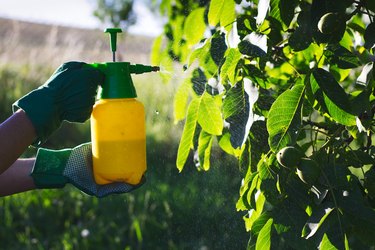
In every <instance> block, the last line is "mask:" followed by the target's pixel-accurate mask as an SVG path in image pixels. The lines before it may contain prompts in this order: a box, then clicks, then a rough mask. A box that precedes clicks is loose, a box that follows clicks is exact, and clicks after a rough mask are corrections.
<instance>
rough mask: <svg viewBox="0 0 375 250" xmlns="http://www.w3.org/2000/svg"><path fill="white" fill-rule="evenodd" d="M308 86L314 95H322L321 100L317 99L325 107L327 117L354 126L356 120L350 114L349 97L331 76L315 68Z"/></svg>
mask: <svg viewBox="0 0 375 250" xmlns="http://www.w3.org/2000/svg"><path fill="white" fill-rule="evenodd" d="M310 84H311V88H312V91H313V93H314V94H319V93H320V92H321V93H322V94H323V99H319V98H318V99H317V100H318V102H324V103H320V104H321V105H322V104H323V105H325V106H326V107H327V110H328V113H329V115H330V116H331V117H332V118H333V119H335V120H336V121H337V122H338V123H341V124H343V125H347V126H353V125H355V124H356V118H355V116H354V115H352V114H351V112H352V111H351V106H350V102H349V97H348V95H347V94H346V93H345V91H344V89H343V88H341V86H340V85H339V83H338V82H337V81H336V80H335V78H334V77H333V75H332V74H331V73H330V72H328V71H325V70H324V69H320V68H317V69H315V70H314V71H313V73H312V74H311V77H310Z"/></svg>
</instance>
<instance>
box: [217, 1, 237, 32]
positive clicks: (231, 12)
mask: <svg viewBox="0 0 375 250" xmlns="http://www.w3.org/2000/svg"><path fill="white" fill-rule="evenodd" d="M235 7H236V5H235V2H234V1H233V0H226V1H225V2H224V5H223V10H222V12H221V16H220V26H221V27H224V28H225V29H226V30H227V31H230V30H231V29H232V25H231V24H232V23H233V22H234V21H235V20H236V12H235Z"/></svg>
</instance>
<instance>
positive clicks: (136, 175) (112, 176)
mask: <svg viewBox="0 0 375 250" xmlns="http://www.w3.org/2000/svg"><path fill="white" fill-rule="evenodd" d="M105 32H107V33H109V34H110V38H111V50H112V53H113V62H107V63H94V64H91V65H92V66H94V67H96V68H97V69H99V70H100V71H102V72H103V73H104V74H105V81H104V82H103V84H102V85H101V93H100V99H99V100H98V101H97V102H96V103H95V105H94V108H93V112H92V115H91V141H92V154H93V172H94V177H95V181H96V183H97V184H108V183H111V182H126V183H129V184H134V185H136V184H138V183H139V182H140V181H141V179H142V176H143V174H144V173H145V171H146V168H147V166H146V129H145V112H144V107H143V104H142V103H141V102H139V101H138V100H137V99H136V97H137V93H136V90H135V88H134V85H133V81H132V78H131V74H141V73H146V72H152V71H158V70H159V67H153V66H147V65H141V64H131V63H129V62H116V58H115V52H116V36H117V33H119V32H121V29H115V28H113V29H106V30H105Z"/></svg>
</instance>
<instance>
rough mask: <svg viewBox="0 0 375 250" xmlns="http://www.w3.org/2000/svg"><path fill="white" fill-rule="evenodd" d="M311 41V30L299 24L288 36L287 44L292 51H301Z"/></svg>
mask: <svg viewBox="0 0 375 250" xmlns="http://www.w3.org/2000/svg"><path fill="white" fill-rule="evenodd" d="M311 43H312V35H311V30H310V29H307V28H305V27H302V26H299V27H297V29H296V30H295V31H294V32H293V34H292V35H291V36H290V37H289V46H290V47H291V48H292V49H293V50H294V51H302V50H305V49H307V48H308V47H309V46H310V44H311Z"/></svg>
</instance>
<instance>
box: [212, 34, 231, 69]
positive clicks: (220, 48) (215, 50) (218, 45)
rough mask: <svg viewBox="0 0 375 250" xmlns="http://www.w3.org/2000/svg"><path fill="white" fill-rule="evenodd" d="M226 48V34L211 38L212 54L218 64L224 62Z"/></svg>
mask: <svg viewBox="0 0 375 250" xmlns="http://www.w3.org/2000/svg"><path fill="white" fill-rule="evenodd" d="M226 50H227V45H226V43H225V34H224V33H222V34H221V35H214V36H213V37H212V39H211V47H210V55H211V58H212V60H214V62H215V63H216V65H217V66H220V65H221V64H223V62H224V54H225V51H226Z"/></svg>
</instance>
